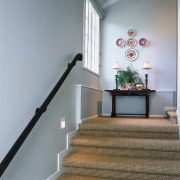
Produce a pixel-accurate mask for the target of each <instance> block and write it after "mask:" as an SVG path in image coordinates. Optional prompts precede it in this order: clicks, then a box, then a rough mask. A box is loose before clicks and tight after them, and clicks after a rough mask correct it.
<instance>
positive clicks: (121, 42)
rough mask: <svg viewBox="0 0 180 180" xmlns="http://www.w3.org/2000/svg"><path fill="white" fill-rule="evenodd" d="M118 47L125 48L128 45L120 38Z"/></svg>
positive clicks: (117, 42) (117, 43)
mask: <svg viewBox="0 0 180 180" xmlns="http://www.w3.org/2000/svg"><path fill="white" fill-rule="evenodd" d="M116 45H117V46H119V47H124V46H125V45H126V42H125V41H124V40H123V39H122V38H119V39H118V40H117V41H116Z"/></svg>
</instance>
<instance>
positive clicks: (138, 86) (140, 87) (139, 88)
mask: <svg viewBox="0 0 180 180" xmlns="http://www.w3.org/2000/svg"><path fill="white" fill-rule="evenodd" d="M143 88H144V84H136V89H137V90H143Z"/></svg>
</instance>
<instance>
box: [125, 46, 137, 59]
mask: <svg viewBox="0 0 180 180" xmlns="http://www.w3.org/2000/svg"><path fill="white" fill-rule="evenodd" d="M125 57H126V59H127V60H129V61H134V60H136V59H137V58H138V52H137V50H136V49H133V48H130V49H128V50H127V51H126V52H125Z"/></svg>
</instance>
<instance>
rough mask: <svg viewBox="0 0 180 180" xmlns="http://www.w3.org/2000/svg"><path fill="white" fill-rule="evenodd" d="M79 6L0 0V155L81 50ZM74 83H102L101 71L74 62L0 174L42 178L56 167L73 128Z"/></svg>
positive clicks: (65, 1) (70, 1) (59, 0)
mask: <svg viewBox="0 0 180 180" xmlns="http://www.w3.org/2000/svg"><path fill="white" fill-rule="evenodd" d="M83 6H84V0H76V1H74V0H51V1H49V0H31V1H25V0H1V1H0V23H1V28H0V68H1V69H0V74H1V75H0V82H1V88H0V99H1V101H0V114H1V118H0V121H1V126H0V147H1V151H0V161H1V160H2V159H3V157H4V156H5V154H6V153H7V152H8V150H9V149H10V147H11V146H12V145H13V143H14V142H15V140H16V139H17V137H18V136H19V135H20V133H21V132H22V130H23V129H24V128H25V126H26V125H27V124H28V122H29V120H30V119H31V117H32V116H33V115H34V113H35V110H36V108H37V107H39V106H40V105H41V104H42V102H43V100H44V99H45V98H46V96H47V95H48V94H49V92H50V91H51V89H52V87H53V85H55V83H56V82H57V80H58V79H59V78H60V77H61V75H62V74H63V72H64V71H65V69H66V68H67V64H68V62H70V61H71V60H72V58H73V57H74V56H75V55H76V53H82V52H83ZM76 84H83V85H85V86H90V87H94V88H99V87H100V85H99V77H98V76H96V75H94V74H92V73H90V72H88V71H86V70H85V69H83V68H82V62H77V65H76V66H75V67H74V69H73V70H72V71H71V73H70V75H69V76H68V78H67V79H66V81H65V83H64V84H63V86H62V88H61V89H60V91H59V92H58V93H57V95H56V96H55V99H54V100H53V101H52V102H51V103H50V105H49V107H48V109H47V111H46V112H45V113H44V114H43V115H42V117H41V118H40V120H39V122H38V123H37V125H36V127H35V128H34V129H33V131H32V132H31V134H30V135H29V137H28V138H27V140H26V141H25V143H24V144H23V146H22V147H21V149H20V151H19V152H18V153H17V155H16V156H15V158H14V159H13V161H12V162H11V164H10V166H9V167H8V168H7V170H6V171H5V173H4V175H3V176H2V177H1V179H2V180H24V179H26V180H32V179H33V180H45V179H47V178H48V177H49V176H50V175H51V174H53V173H54V172H56V170H57V154H58V153H59V152H61V151H62V150H64V149H65V148H66V134H67V133H69V132H71V131H74V130H75V129H76V111H75V109H76V108H75V107H76V98H75V95H76V94H75V90H76V89H75V85H76ZM89 106H90V105H89ZM87 111H88V110H87ZM61 117H65V120H66V127H65V128H64V129H60V119H61Z"/></svg>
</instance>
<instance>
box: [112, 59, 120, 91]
mask: <svg viewBox="0 0 180 180" xmlns="http://www.w3.org/2000/svg"><path fill="white" fill-rule="evenodd" d="M112 69H116V70H118V69H120V64H119V63H118V62H115V63H114V64H113V66H112ZM117 78H118V75H117V74H116V75H115V82H116V89H118V82H117Z"/></svg>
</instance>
